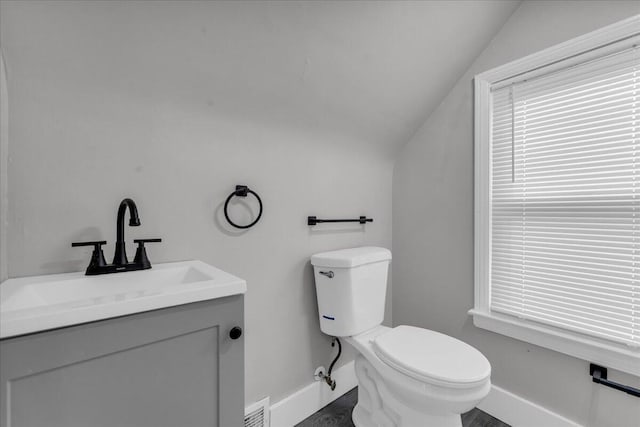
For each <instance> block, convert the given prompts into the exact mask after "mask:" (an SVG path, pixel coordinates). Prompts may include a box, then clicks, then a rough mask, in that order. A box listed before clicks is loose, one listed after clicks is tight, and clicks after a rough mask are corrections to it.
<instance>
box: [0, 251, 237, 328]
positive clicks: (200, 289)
mask: <svg viewBox="0 0 640 427" xmlns="http://www.w3.org/2000/svg"><path fill="white" fill-rule="evenodd" d="M246 290H247V284H246V282H245V281H244V280H242V279H239V278H238V277H235V276H233V275H231V274H229V273H225V272H224V271H222V270H219V269H217V268H215V267H213V266H211V265H209V264H206V263H204V262H202V261H182V262H172V263H165V264H156V265H154V266H153V268H151V269H149V270H141V271H130V272H124V273H114V274H105V275H99V276H85V275H84V272H81V273H65V274H52V275H46V276H34V277H21V278H17V279H9V280H6V281H4V282H3V283H2V284H1V285H0V338H9V337H13V336H17V335H24V334H30V333H34V332H41V331H45V330H49V329H55V328H61V327H65V326H72V325H78V324H81V323H87V322H93V321H96V320H103V319H108V318H111V317H117V316H125V315H129V314H135V313H141V312H144V311H150V310H156V309H159V308H166V307H172V306H176V305H181V304H188V303H193V302H198V301H205V300H211V299H215V298H222V297H226V296H230V295H237V294H243V293H245V292H246Z"/></svg>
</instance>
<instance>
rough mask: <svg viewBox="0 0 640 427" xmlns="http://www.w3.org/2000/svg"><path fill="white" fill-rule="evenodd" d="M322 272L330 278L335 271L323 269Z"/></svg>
mask: <svg viewBox="0 0 640 427" xmlns="http://www.w3.org/2000/svg"><path fill="white" fill-rule="evenodd" d="M320 274H322V275H323V276H327V277H328V278H329V279H333V276H334V274H333V271H321V272H320Z"/></svg>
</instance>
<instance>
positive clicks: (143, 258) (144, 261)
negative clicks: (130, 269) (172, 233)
mask: <svg viewBox="0 0 640 427" xmlns="http://www.w3.org/2000/svg"><path fill="white" fill-rule="evenodd" d="M133 242H134V243H137V244H138V249H137V250H136V256H135V258H134V259H133V262H134V264H138V265H140V266H141V267H142V268H143V269H146V268H151V261H149V258H148V257H147V250H146V249H145V248H144V244H145V243H158V242H162V239H135V240H134V241H133Z"/></svg>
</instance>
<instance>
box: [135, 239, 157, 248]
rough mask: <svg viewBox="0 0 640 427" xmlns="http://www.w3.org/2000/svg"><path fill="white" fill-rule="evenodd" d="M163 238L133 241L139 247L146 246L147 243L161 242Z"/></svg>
mask: <svg viewBox="0 0 640 427" xmlns="http://www.w3.org/2000/svg"><path fill="white" fill-rule="evenodd" d="M159 242H162V239H135V240H134V241H133V243H137V244H138V247H141V246H144V244H145V243H159Z"/></svg>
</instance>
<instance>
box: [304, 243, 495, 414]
mask: <svg viewBox="0 0 640 427" xmlns="http://www.w3.org/2000/svg"><path fill="white" fill-rule="evenodd" d="M390 260H391V252H389V251H388V250H387V249H384V248H376V247H364V248H352V249H343V250H339V251H332V252H324V253H321V254H317V255H314V256H312V257H311V263H312V264H313V266H314V272H315V279H316V291H317V298H318V310H319V317H320V327H321V329H322V331H323V332H325V333H327V334H328V335H332V336H337V337H343V338H344V339H345V341H346V342H347V343H348V344H350V345H351V346H353V347H354V348H355V350H356V351H357V356H356V360H355V369H356V377H357V379H358V387H359V389H358V403H357V405H356V407H355V408H354V411H353V415H352V418H353V422H354V424H355V425H356V426H357V427H427V426H438V427H460V426H461V425H462V423H461V417H460V415H461V414H462V413H463V412H466V411H468V410H470V409H472V408H473V407H474V406H476V405H477V404H478V403H479V402H480V401H481V400H482V399H483V398H484V397H486V395H487V394H488V393H489V390H490V388H491V381H490V375H491V365H490V364H489V361H488V360H487V359H486V358H485V357H484V356H483V355H482V353H480V352H479V351H478V350H476V349H475V348H473V347H471V346H470V345H468V344H466V343H464V342H462V341H460V340H457V339H455V338H452V337H449V336H447V335H444V334H441V333H439V332H435V331H431V330H428V329H423V328H417V327H413V326H405V325H403V326H397V327H395V328H389V327H386V326H382V319H383V316H384V300H385V294H386V282H387V271H388V264H389V261H390Z"/></svg>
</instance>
